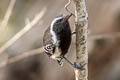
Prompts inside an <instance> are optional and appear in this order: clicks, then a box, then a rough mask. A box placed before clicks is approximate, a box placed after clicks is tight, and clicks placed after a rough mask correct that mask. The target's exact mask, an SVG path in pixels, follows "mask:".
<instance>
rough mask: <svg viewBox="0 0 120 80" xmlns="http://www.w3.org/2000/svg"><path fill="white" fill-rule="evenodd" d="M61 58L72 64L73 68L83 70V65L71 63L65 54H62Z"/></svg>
mask: <svg viewBox="0 0 120 80" xmlns="http://www.w3.org/2000/svg"><path fill="white" fill-rule="evenodd" d="M63 58H64V59H65V60H66V61H67V62H68V63H69V64H70V65H72V67H73V68H77V69H80V70H84V68H83V66H79V65H77V64H76V63H74V64H73V63H72V62H71V61H70V60H68V59H67V58H66V57H65V56H63Z"/></svg>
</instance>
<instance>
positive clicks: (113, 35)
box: [88, 32, 120, 40]
mask: <svg viewBox="0 0 120 80" xmlns="http://www.w3.org/2000/svg"><path fill="white" fill-rule="evenodd" d="M116 37H120V32H112V33H104V34H91V35H90V36H89V38H88V39H89V40H96V39H111V38H116Z"/></svg>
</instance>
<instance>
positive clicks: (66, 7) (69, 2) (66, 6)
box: [64, 0, 75, 16]
mask: <svg viewBox="0 0 120 80" xmlns="http://www.w3.org/2000/svg"><path fill="white" fill-rule="evenodd" d="M70 4H71V0H69V1H68V3H67V4H66V5H65V6H64V8H65V9H66V11H67V12H68V13H71V14H72V15H73V16H75V15H74V14H73V13H72V12H70V11H69V10H68V6H69V5H70Z"/></svg>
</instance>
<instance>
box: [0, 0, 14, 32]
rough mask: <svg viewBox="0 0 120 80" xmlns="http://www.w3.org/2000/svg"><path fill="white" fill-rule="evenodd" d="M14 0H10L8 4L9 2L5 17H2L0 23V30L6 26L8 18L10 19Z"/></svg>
mask: <svg viewBox="0 0 120 80" xmlns="http://www.w3.org/2000/svg"><path fill="white" fill-rule="evenodd" d="M15 2H16V0H10V4H9V6H8V9H7V11H6V14H5V17H4V19H3V21H2V23H1V25H0V32H1V31H2V30H3V29H5V27H6V26H7V23H8V21H9V19H10V16H11V14H12V10H13V8H14V5H15Z"/></svg>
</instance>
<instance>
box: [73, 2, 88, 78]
mask: <svg viewBox="0 0 120 80" xmlns="http://www.w3.org/2000/svg"><path fill="white" fill-rule="evenodd" d="M74 3H75V6H76V9H75V15H76V18H75V26H76V62H77V64H78V65H82V66H83V67H84V70H79V69H75V76H76V80H88V79H87V78H88V68H87V66H88V52H87V28H88V14H87V10H86V5H85V0H74Z"/></svg>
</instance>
